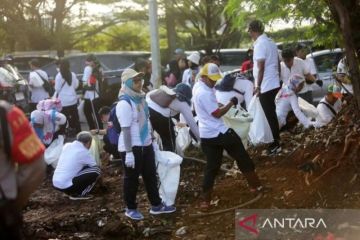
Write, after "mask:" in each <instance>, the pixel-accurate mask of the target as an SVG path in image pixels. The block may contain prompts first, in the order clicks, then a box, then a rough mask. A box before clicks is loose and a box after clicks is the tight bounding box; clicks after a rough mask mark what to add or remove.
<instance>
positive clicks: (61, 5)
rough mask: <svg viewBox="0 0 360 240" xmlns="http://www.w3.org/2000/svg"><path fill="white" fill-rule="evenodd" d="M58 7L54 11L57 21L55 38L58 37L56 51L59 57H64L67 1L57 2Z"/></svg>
mask: <svg viewBox="0 0 360 240" xmlns="http://www.w3.org/2000/svg"><path fill="white" fill-rule="evenodd" d="M55 3H56V6H55V9H54V17H55V21H56V25H55V37H56V40H55V41H56V51H57V55H58V57H64V55H65V49H64V33H63V22H64V18H65V14H64V12H65V5H66V0H56V1H55Z"/></svg>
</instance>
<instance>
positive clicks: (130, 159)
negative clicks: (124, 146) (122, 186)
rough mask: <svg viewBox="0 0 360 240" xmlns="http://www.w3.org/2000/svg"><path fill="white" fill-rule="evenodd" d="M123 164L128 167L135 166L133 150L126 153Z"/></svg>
mask: <svg viewBox="0 0 360 240" xmlns="http://www.w3.org/2000/svg"><path fill="white" fill-rule="evenodd" d="M125 166H126V167H128V168H135V156H134V154H133V152H127V153H126V156H125Z"/></svg>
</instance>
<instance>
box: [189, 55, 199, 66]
mask: <svg viewBox="0 0 360 240" xmlns="http://www.w3.org/2000/svg"><path fill="white" fill-rule="evenodd" d="M187 60H189V61H191V62H193V63H195V64H196V65H199V62H200V54H199V53H198V52H194V53H192V54H190V56H188V57H187Z"/></svg>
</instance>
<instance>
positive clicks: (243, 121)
mask: <svg viewBox="0 0 360 240" xmlns="http://www.w3.org/2000/svg"><path fill="white" fill-rule="evenodd" d="M223 120H224V123H225V125H226V126H228V127H230V128H232V129H234V131H235V132H236V133H237V135H239V137H240V138H241V141H242V143H243V145H244V147H245V149H246V148H247V143H248V134H249V130H250V125H251V122H252V121H253V118H252V116H251V115H250V114H249V113H248V112H247V111H246V110H245V109H242V108H241V109H236V108H231V109H230V110H229V111H228V112H227V113H226V114H225V115H224V116H223Z"/></svg>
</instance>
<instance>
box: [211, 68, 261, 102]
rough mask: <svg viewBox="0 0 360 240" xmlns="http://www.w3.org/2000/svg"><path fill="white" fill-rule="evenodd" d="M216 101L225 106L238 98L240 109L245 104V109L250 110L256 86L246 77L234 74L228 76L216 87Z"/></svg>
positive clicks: (237, 73)
mask: <svg viewBox="0 0 360 240" xmlns="http://www.w3.org/2000/svg"><path fill="white" fill-rule="evenodd" d="M215 89H216V99H217V101H218V102H219V103H221V104H223V105H225V104H226V103H228V102H229V100H230V99H231V98H232V97H236V98H237V99H238V101H239V105H238V107H239V108H240V107H241V105H240V104H241V103H243V102H245V106H246V107H245V108H246V109H248V107H249V105H250V101H251V99H252V97H253V93H254V84H253V82H252V81H250V80H249V79H248V78H246V76H245V75H243V74H241V73H239V72H234V73H231V74H227V75H226V76H225V77H224V78H223V79H222V80H221V81H220V82H219V83H218V84H216V86H215Z"/></svg>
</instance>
